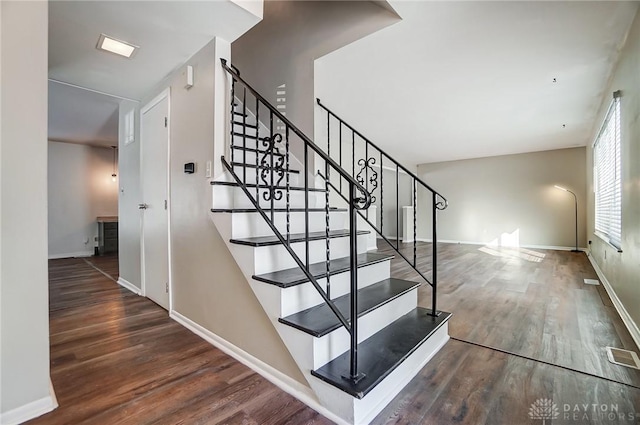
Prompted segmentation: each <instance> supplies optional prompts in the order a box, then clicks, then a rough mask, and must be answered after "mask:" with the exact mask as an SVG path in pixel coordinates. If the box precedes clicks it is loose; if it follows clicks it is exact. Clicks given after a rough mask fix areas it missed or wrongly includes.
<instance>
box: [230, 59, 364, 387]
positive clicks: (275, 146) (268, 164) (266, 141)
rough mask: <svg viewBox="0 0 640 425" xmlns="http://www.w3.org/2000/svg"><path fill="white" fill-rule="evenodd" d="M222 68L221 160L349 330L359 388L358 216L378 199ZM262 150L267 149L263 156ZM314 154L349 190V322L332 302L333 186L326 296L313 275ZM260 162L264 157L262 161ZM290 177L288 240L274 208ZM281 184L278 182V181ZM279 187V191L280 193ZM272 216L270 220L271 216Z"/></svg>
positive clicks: (235, 75)
mask: <svg viewBox="0 0 640 425" xmlns="http://www.w3.org/2000/svg"><path fill="white" fill-rule="evenodd" d="M221 62H222V67H223V68H224V69H225V70H226V71H227V72H228V73H229V75H230V76H231V102H230V104H231V109H232V110H231V130H230V136H231V144H230V149H231V163H230V164H229V163H228V162H227V161H226V159H225V157H224V156H222V157H221V160H222V164H223V165H224V167H225V168H226V169H227V171H228V172H229V173H230V174H231V176H232V177H233V178H234V180H235V181H236V183H237V184H238V186H239V187H240V188H241V189H242V191H243V192H244V194H245V195H246V196H247V197H248V198H249V200H250V202H251V203H252V204H253V206H254V207H255V208H256V211H257V212H258V213H259V214H260V216H261V217H262V218H263V219H264V220H265V221H266V223H267V225H268V226H269V228H270V229H271V231H272V232H273V233H274V235H275V236H276V238H277V239H278V241H279V242H280V243H281V244H282V245H283V246H284V248H285V249H286V250H287V251H288V253H289V254H290V255H291V257H292V258H293V260H294V261H295V263H296V264H297V266H298V267H299V268H300V269H301V270H302V272H303V273H304V275H305V276H306V278H307V279H308V280H309V282H311V284H312V285H313V286H314V287H315V289H316V290H317V291H318V293H319V294H320V296H321V297H322V299H323V300H324V302H325V303H326V304H327V305H328V307H329V308H330V310H331V311H332V312H333V313H334V314H335V316H336V317H337V318H338V320H339V322H340V324H341V325H342V326H344V327H345V329H346V330H347V332H348V333H349V336H350V369H349V373H348V375H347V376H345V378H347V379H350V380H352V381H353V382H357V381H359V380H360V379H362V378H363V377H364V374H363V373H361V372H359V371H358V355H357V349H358V319H357V317H358V273H357V255H358V243H357V237H358V230H357V214H358V213H359V211H360V210H366V209H367V208H369V206H370V205H371V203H372V201H373V199H372V197H371V195H370V194H369V192H368V191H367V189H366V188H365V187H364V186H363V185H362V184H361V183H360V182H358V180H357V179H356V178H354V177H353V176H352V175H351V174H349V173H348V172H347V171H346V170H344V169H343V168H342V167H340V165H338V164H337V163H336V162H335V161H333V160H332V159H331V157H330V156H329V155H328V154H327V153H325V152H324V151H323V150H322V149H321V148H320V147H318V146H317V145H316V144H315V143H314V142H312V141H311V140H310V139H309V138H308V137H307V136H306V135H305V134H304V133H303V132H302V131H300V130H299V129H298V128H297V127H296V126H295V125H293V124H292V123H291V121H289V120H288V119H287V118H286V117H285V116H284V115H283V114H282V113H280V111H278V110H277V109H276V108H275V107H274V106H273V105H271V104H270V103H269V102H268V101H267V100H266V99H265V98H264V97H262V96H261V95H260V94H259V93H258V92H257V91H256V90H255V89H253V88H252V87H251V86H250V85H249V84H248V83H247V82H246V81H245V80H244V79H242V78H241V77H240V72H239V71H238V70H237V68H236V67H234V66H232V65H231V66H227V61H226V60H224V59H221ZM236 83H241V85H242V86H243V87H242V95H241V96H240V95H238V100H237V102H242V109H241V111H242V112H237V111H236V107H237V106H239V105H238V104H237V103H236ZM247 92H249V93H250V94H252V95H253V96H254V98H255V101H256V102H255V111H253V112H254V113H255V119H256V123H255V125H253V124H248V123H247V116H248V112H250V111H248V109H247ZM261 105H262V106H263V109H264V108H266V109H267V110H268V118H267V120H268V121H265V123H266V124H265V125H268V129H267V130H268V133H269V135H268V136H265V137H260V124H261V123H260V109H261V108H260V107H261ZM236 115H242V119H241V120H240V119H239V120H236ZM274 118H277V119H278V120H280V121H281V122H282V124H283V125H284V128H285V131H284V132H281V133H277V132H274ZM236 125H238V126H240V127H241V128H242V132H241V133H238V132H236V131H235V128H234V127H235V126H236ZM249 129H252V131H255V135H254V134H251V135H247V131H249ZM290 132H293V134H295V135H297V136H298V137H299V138H300V140H301V141H302V143H303V148H304V154H303V155H304V156H303V160H302V164H303V170H301V172H302V173H303V178H304V194H305V198H304V204H305V208H304V217H305V221H304V227H305V230H304V232H305V233H304V234H305V236H306V237H305V239H304V242H305V246H304V250H305V261H304V262H303V261H302V260H301V259H300V257H299V256H298V254H297V253H296V252H295V250H294V249H293V247H292V242H291V229H290V213H291V207H290V190H291V187H290V181H289V174H290V173H291V170H290V168H289V164H290V161H289V141H290V140H289V139H290V137H289V136H290ZM234 137H241V139H240V140H241V143H240V144H236V143H234V141H235V139H234ZM247 139H254V140H255V149H253V148H248V147H247ZM281 142H284V143H285V150H286V152H285V153H284V154H282V152H280V149H282V147H281ZM261 145H262V147H264V148H265V149H263V150H261V149H260V148H261ZM309 148H311V150H313V151H314V152H315V154H316V155H317V156H318V157H319V158H321V159H322V160H324V164H325V171H326V173H327V174H329V167H331V168H333V169H334V170H336V171H337V174H338V175H339V176H340V182H341V183H342V179H344V180H345V181H346V182H347V184H348V185H349V201H348V205H349V223H350V227H349V244H350V247H349V248H350V250H349V256H350V258H349V260H350V264H351V273H350V294H349V295H350V298H351V302H350V306H349V307H350V319H349V320H347V318H346V317H345V316H344V315H343V314H342V313H341V312H340V310H338V308H337V307H336V305H335V304H334V302H333V301H332V300H331V297H330V280H329V276H330V270H329V263H330V252H329V245H330V244H329V238H330V229H329V226H330V220H329V213H330V208H329V194H328V190H329V185H328V184H325V190H326V191H327V193H326V194H325V208H324V212H325V237H326V251H325V255H326V257H325V264H326V276H327V278H326V282H327V285H326V292H325V290H323V288H322V287H321V286H320V284H319V283H318V282H317V280H316V279H315V277H314V276H313V274H312V273H311V269H310V249H309V246H310V241H309V234H310V232H309V189H310V187H309V177H310V174H311V173H309V172H308V167H309ZM236 149H242V162H235V160H234V152H235V150H236ZM248 150H249V151H255V155H256V158H255V164H248V162H247V151H248ZM260 156H262V158H261V159H259V158H260ZM236 166H240V167H242V173H241V175H242V178H241V177H240V176H239V175H238V174H237V173H236V172H235V171H234V167H236ZM247 167H251V168H255V173H256V191H255V198H254V196H253V194H252V193H251V192H250V191H249V188H248V186H247ZM285 176H286V180H285V191H286V198H285V202H286V236H284V235H282V233H281V232H280V230H278V227H277V226H276V224H274V223H275V211H276V208H275V202H276V201H280V200H282V198H283V193H282V190H281V186H279V185H280V182H281V181H282V180H283V178H284V177H285ZM276 179H277V181H275V180H276ZM260 180H262V182H263V183H264V186H262V187H263V188H266V189H267V192H265V193H263V194H262V195H263V196H262V198H263V200H264V201H267V205H264V206H261V205H260V197H261V196H260V187H261V184H260ZM279 187H280V189H278V188H279ZM357 192H360V195H357ZM268 212H270V214H268Z"/></svg>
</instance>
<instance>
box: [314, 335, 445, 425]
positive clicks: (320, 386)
mask: <svg viewBox="0 0 640 425" xmlns="http://www.w3.org/2000/svg"><path fill="white" fill-rule="evenodd" d="M448 340H449V331H448V323H444V324H443V325H442V326H441V327H440V328H438V330H437V331H436V332H435V333H434V334H433V335H431V337H429V339H428V340H427V341H425V342H424V343H423V344H422V345H420V346H419V347H418V348H417V349H416V350H415V351H414V352H413V353H411V355H410V356H409V357H408V358H406V359H405V360H404V361H403V362H402V364H400V365H399V366H398V367H397V368H396V369H394V371H393V372H391V373H390V374H389V375H388V376H387V377H386V378H385V379H384V380H383V381H382V382H381V383H380V384H378V385H377V386H376V387H375V388H374V389H373V390H372V391H371V392H370V393H369V394H367V395H366V396H365V397H364V398H363V399H356V398H353V397H351V396H350V395H348V394H347V393H345V392H343V391H342V390H339V389H338V388H336V387H334V386H331V385H329V384H327V383H325V382H324V381H322V380H320V379H317V378H315V377H312V378H311V380H309V382H310V383H311V388H312V389H313V391H314V392H315V393H316V395H317V396H318V398H319V399H320V402H321V403H322V404H323V405H324V406H330V409H331V411H332V412H334V413H335V414H337V415H338V416H340V417H341V418H343V419H344V420H345V421H347V422H348V423H352V424H355V425H365V424H368V423H370V422H371V421H372V420H373V419H374V418H375V417H376V416H377V415H378V413H380V412H381V411H382V409H384V408H385V407H386V406H387V404H388V403H389V402H390V401H391V400H393V398H394V397H395V396H396V395H398V393H399V392H400V391H402V389H403V388H404V387H405V386H406V385H407V384H408V383H409V381H411V379H413V377H414V376H415V375H416V374H417V373H418V372H419V371H420V369H422V368H423V367H424V366H425V365H426V364H427V363H428V362H429V360H431V358H432V357H433V356H434V355H435V354H436V353H437V352H438V351H439V350H440V349H441V348H442V347H443V346H444V345H445V344H446V343H447V341H448Z"/></svg>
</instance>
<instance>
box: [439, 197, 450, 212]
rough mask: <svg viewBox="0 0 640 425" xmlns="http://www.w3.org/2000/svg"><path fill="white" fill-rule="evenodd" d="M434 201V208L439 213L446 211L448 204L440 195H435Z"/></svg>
mask: <svg viewBox="0 0 640 425" xmlns="http://www.w3.org/2000/svg"><path fill="white" fill-rule="evenodd" d="M436 200H437V201H436V208H437V209H439V210H440V211H442V210H444V209H446V208H447V207H448V206H449V202H448V201H447V200H446V199H444V198H443V197H442V196H440V194H437V193H436Z"/></svg>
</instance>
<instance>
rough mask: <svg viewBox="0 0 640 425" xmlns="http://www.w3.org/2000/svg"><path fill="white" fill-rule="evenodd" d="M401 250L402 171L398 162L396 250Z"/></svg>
mask: <svg viewBox="0 0 640 425" xmlns="http://www.w3.org/2000/svg"><path fill="white" fill-rule="evenodd" d="M398 249H400V170H399V169H398V163H397V162H396V250H398Z"/></svg>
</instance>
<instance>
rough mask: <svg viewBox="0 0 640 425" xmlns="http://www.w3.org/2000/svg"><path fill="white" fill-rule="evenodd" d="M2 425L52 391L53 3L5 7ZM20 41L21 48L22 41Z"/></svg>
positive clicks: (0, 64)
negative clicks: (49, 199)
mask: <svg viewBox="0 0 640 425" xmlns="http://www.w3.org/2000/svg"><path fill="white" fill-rule="evenodd" d="M0 15H1V18H0V22H1V23H0V28H1V29H0V39H1V41H0V88H1V91H2V93H1V96H0V97H1V103H0V110H1V112H0V116H1V120H2V128H1V130H0V138H1V145H0V164H1V165H0V204H1V207H0V229H1V230H0V231H1V236H0V285H1V291H0V293H1V294H2V295H1V299H0V414H1V416H0V422H1V423H5V424H9V423H17V422H22V421H25V420H27V419H30V418H31V417H34V416H37V415H39V414H42V413H44V412H46V411H49V410H51V409H52V408H54V402H53V399H52V398H51V394H50V391H49V385H50V381H49V297H48V295H49V294H48V273H47V37H48V34H47V21H48V4H47V2H17V1H16V2H10V1H2V2H0ZM18 40H19V42H17V41H18Z"/></svg>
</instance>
